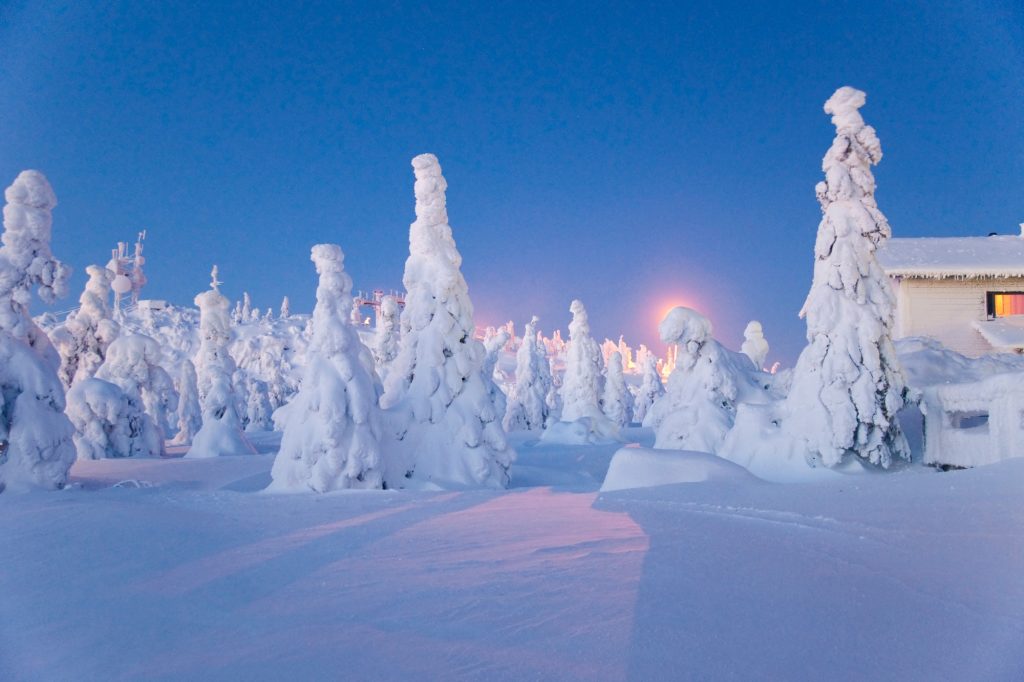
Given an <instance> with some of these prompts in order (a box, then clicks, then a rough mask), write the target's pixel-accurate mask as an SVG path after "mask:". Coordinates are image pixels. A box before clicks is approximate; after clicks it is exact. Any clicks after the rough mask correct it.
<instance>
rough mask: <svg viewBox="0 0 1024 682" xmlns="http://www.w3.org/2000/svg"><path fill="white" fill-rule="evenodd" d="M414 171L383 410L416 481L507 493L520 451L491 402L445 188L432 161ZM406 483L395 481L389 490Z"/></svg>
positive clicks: (427, 157) (419, 161) (419, 162)
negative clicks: (411, 218) (396, 336)
mask: <svg viewBox="0 0 1024 682" xmlns="http://www.w3.org/2000/svg"><path fill="white" fill-rule="evenodd" d="M412 165H413V169H414V172H415V175H416V185H415V194H416V221H415V222H413V223H412V225H411V226H410V230H409V258H408V260H406V263H405V274H404V277H403V282H404V283H405V288H406V291H407V294H406V305H405V309H404V310H403V311H402V316H401V323H402V336H401V340H400V342H399V351H398V356H397V357H396V358H395V360H394V362H393V363H392V364H391V369H390V371H389V373H388V377H387V383H386V384H385V393H384V396H383V398H382V405H383V406H384V407H385V408H388V409H390V410H392V411H393V412H394V417H395V418H394V427H395V431H396V434H395V435H396V438H397V446H398V447H397V451H398V452H399V453H400V454H401V455H402V459H403V460H404V466H405V467H408V468H409V469H410V470H413V472H414V473H413V474H412V475H413V476H414V477H415V478H417V479H421V480H425V481H430V482H433V483H435V484H438V485H445V486H467V485H470V486H486V487H492V488H502V487H505V486H507V485H508V483H509V467H510V466H511V464H512V461H513V459H514V458H515V453H514V451H513V450H512V449H511V448H510V447H509V446H508V443H507V441H506V438H505V432H504V430H503V429H502V427H501V416H502V415H500V414H498V412H497V410H496V409H495V406H494V403H493V402H492V400H491V396H490V393H489V386H490V383H491V382H490V379H489V377H486V376H485V375H484V359H485V358H484V347H483V344H481V343H480V342H479V341H477V340H475V339H474V338H473V331H474V325H473V305H472V303H470V300H469V289H468V287H467V286H466V280H465V279H464V278H463V276H462V272H461V270H460V266H461V264H462V256H460V255H459V252H458V249H457V248H456V246H455V240H454V239H453V238H452V229H451V227H450V226H449V225H448V212H447V210H446V208H445V190H446V189H447V183H446V182H445V179H444V177H443V176H442V175H441V166H440V164H439V163H438V161H437V157H435V156H434V155H433V154H422V155H420V156H417V157H416V158H414V159H413V160H412ZM400 468H401V467H400ZM400 468H399V472H400ZM401 484H402V481H401V480H394V476H393V475H392V476H391V477H390V478H389V479H388V485H389V486H398V485H401Z"/></svg>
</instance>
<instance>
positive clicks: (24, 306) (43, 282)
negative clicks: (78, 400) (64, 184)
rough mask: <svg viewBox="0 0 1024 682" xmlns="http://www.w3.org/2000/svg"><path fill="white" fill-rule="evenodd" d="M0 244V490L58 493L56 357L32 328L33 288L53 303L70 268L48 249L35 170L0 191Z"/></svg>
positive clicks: (60, 427) (60, 448)
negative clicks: (0, 224) (0, 207)
mask: <svg viewBox="0 0 1024 682" xmlns="http://www.w3.org/2000/svg"><path fill="white" fill-rule="evenodd" d="M4 197H5V199H6V204H5V205H4V211H3V217H4V232H3V236H2V238H0V244H2V245H0V491H3V490H5V489H7V490H24V489H30V488H48V489H54V488H62V487H63V486H64V484H65V482H66V481H67V474H68V470H69V469H70V468H71V465H72V463H74V461H75V446H74V444H73V442H72V434H73V433H74V428H73V427H72V425H71V422H70V421H69V420H68V418H67V416H66V415H65V414H64V405H65V404H64V389H63V386H61V383H60V379H59V378H58V376H57V368H58V367H59V365H60V357H59V356H58V355H57V352H56V351H55V350H54V349H53V346H51V345H50V341H49V339H48V338H47V336H46V334H44V333H43V331H42V330H41V329H40V328H39V327H38V326H36V324H35V322H33V321H32V317H31V316H30V315H29V312H28V306H29V303H30V302H31V300H32V290H33V289H35V290H36V292H37V293H38V295H39V297H40V298H41V299H42V300H43V301H45V302H47V303H52V302H53V301H54V300H55V299H56V298H57V297H59V296H64V295H65V294H66V293H67V278H68V275H69V274H70V271H69V269H68V268H67V266H65V265H64V264H63V263H61V262H60V261H59V260H57V259H56V258H55V257H54V256H53V253H52V252H51V250H50V238H51V234H52V225H53V217H52V214H51V212H52V210H53V207H54V206H56V205H57V198H56V196H55V195H54V193H53V189H51V187H50V183H49V182H48V181H47V180H46V177H45V176H43V174H42V173H40V172H39V171H31V170H29V171H22V172H21V173H20V174H19V175H18V177H17V178H16V179H15V180H14V183H13V184H12V185H11V186H10V187H8V188H7V189H6V191H5V192H4Z"/></svg>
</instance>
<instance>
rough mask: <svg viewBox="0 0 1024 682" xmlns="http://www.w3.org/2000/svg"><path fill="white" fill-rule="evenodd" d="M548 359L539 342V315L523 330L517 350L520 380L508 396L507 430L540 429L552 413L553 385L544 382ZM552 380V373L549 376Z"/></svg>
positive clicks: (505, 424) (506, 411) (517, 379)
mask: <svg viewBox="0 0 1024 682" xmlns="http://www.w3.org/2000/svg"><path fill="white" fill-rule="evenodd" d="M547 364H548V359H547V357H545V356H544V354H543V351H542V350H541V346H540V344H538V342H537V317H536V316H534V317H533V318H532V319H531V320H530V321H529V322H527V323H526V326H525V328H524V329H523V341H522V343H521V344H520V345H519V350H518V351H517V352H516V383H515V385H514V386H513V387H512V391H511V393H510V394H509V397H508V406H507V407H506V408H505V419H504V421H503V424H504V427H505V430H506V431H539V430H541V429H543V428H544V426H545V425H546V424H547V421H548V415H549V414H550V413H551V410H550V408H549V407H548V404H547V402H546V400H547V394H548V390H549V388H550V386H549V384H547V383H545V382H544V379H545V370H546V369H547ZM546 376H547V378H548V379H550V374H547V375H546Z"/></svg>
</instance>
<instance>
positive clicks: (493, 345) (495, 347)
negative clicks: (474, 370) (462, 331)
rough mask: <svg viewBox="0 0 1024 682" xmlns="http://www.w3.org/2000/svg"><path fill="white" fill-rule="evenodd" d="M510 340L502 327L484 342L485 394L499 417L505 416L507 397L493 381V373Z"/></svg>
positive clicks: (508, 333)
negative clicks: (488, 396)
mask: <svg viewBox="0 0 1024 682" xmlns="http://www.w3.org/2000/svg"><path fill="white" fill-rule="evenodd" d="M511 338H512V332H510V331H509V330H508V328H507V327H502V328H501V329H499V330H498V332H497V333H496V334H495V335H494V336H492V337H491V338H490V339H489V340H487V341H485V342H484V353H485V355H484V370H483V374H484V380H485V381H486V382H487V393H488V395H490V396H491V402H492V403H494V409H495V411H497V413H498V414H499V415H504V414H505V410H506V409H507V406H508V396H506V395H505V392H504V391H503V390H502V389H501V386H499V385H498V379H495V371H496V370H497V368H498V360H499V359H500V357H501V351H502V349H503V348H505V346H507V345H508V342H509V339H511ZM498 374H499V375H501V376H502V377H503V376H504V375H502V374H501V373H500V372H498Z"/></svg>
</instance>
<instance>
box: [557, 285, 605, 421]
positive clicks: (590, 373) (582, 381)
mask: <svg viewBox="0 0 1024 682" xmlns="http://www.w3.org/2000/svg"><path fill="white" fill-rule="evenodd" d="M569 311H570V312H571V313H572V322H570V323H569V343H568V344H567V346H566V352H565V376H563V377H562V421H567V422H571V421H576V420H577V419H582V418H584V417H589V418H592V419H597V420H602V419H604V414H603V413H602V412H601V392H602V389H603V386H602V377H601V370H602V362H601V348H600V347H599V346H598V345H597V342H596V341H594V339H593V337H592V336H590V322H589V320H588V318H587V309H586V308H584V307H583V303H582V302H581V301H578V300H576V301H573V302H572V305H571V306H570V307H569Z"/></svg>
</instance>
